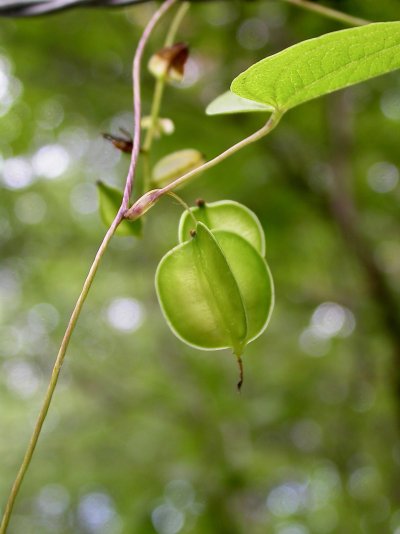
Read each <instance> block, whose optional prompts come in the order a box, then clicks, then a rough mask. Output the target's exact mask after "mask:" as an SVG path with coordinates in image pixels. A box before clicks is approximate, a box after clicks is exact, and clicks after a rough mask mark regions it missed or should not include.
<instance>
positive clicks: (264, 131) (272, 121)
mask: <svg viewBox="0 0 400 534" xmlns="http://www.w3.org/2000/svg"><path fill="white" fill-rule="evenodd" d="M282 116H283V112H282V111H278V110H275V111H274V113H273V114H272V115H271V117H270V118H269V120H268V122H267V123H266V124H264V126H263V127H262V128H260V129H259V130H257V131H256V132H254V133H253V134H251V135H249V136H248V137H246V138H245V139H242V140H241V141H239V142H238V143H236V144H235V145H233V146H231V147H229V148H228V149H226V150H225V151H224V152H222V153H221V154H219V155H218V156H215V158H213V159H210V160H209V161H206V163H204V164H203V165H200V166H199V167H196V168H195V169H193V170H191V171H189V172H187V173H186V174H183V175H182V176H180V177H179V178H177V179H176V180H174V181H173V182H171V183H169V184H168V185H166V186H165V187H163V188H161V189H153V190H152V191H148V192H147V193H146V194H145V195H143V196H142V197H141V198H139V199H138V200H137V201H136V202H135V203H134V204H133V206H132V207H131V208H129V210H127V211H126V212H125V215H124V217H125V218H126V219H130V220H135V219H138V218H139V217H140V216H141V215H143V214H144V213H145V212H146V211H148V210H149V209H150V208H151V207H152V206H153V205H154V204H155V203H156V202H157V200H158V199H159V198H161V197H162V196H164V195H166V194H168V193H170V191H172V190H173V189H175V188H176V187H179V186H181V185H183V184H184V183H186V182H188V181H189V180H191V179H192V178H195V177H196V176H198V175H199V174H201V173H202V172H204V171H206V170H208V169H211V167H215V165H218V164H219V163H221V161H224V160H225V159H226V158H228V157H229V156H232V155H233V154H235V153H236V152H238V151H239V150H241V149H242V148H244V147H246V146H247V145H250V144H251V143H254V142H255V141H258V140H259V139H261V138H263V137H265V136H266V135H268V134H269V133H270V132H271V131H272V130H273V129H274V128H276V126H277V125H278V123H279V121H280V120H281V118H282ZM0 534H1V533H0Z"/></svg>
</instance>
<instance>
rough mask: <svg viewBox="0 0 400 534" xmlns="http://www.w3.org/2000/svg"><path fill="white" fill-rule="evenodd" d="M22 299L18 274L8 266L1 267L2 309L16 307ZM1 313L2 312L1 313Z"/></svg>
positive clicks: (0, 294)
mask: <svg viewBox="0 0 400 534" xmlns="http://www.w3.org/2000/svg"><path fill="white" fill-rule="evenodd" d="M20 299H21V282H20V279H19V277H18V275H17V274H16V273H15V272H14V271H13V270H11V269H10V268H8V267H3V268H2V269H0V310H2V308H3V306H4V307H5V308H7V309H8V310H10V309H13V308H15V307H16V306H17V305H18V303H19V301H20ZM0 315H1V314H0Z"/></svg>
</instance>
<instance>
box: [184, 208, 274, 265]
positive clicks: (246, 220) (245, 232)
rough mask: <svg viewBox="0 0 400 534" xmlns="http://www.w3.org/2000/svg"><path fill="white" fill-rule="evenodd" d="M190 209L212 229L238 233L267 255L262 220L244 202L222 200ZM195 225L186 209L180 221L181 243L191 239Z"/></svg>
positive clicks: (262, 253)
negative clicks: (191, 232)
mask: <svg viewBox="0 0 400 534" xmlns="http://www.w3.org/2000/svg"><path fill="white" fill-rule="evenodd" d="M190 209H191V211H192V213H193V215H194V216H195V218H196V219H197V220H198V221H201V222H203V223H204V224H205V225H206V226H207V227H208V228H209V229H210V230H212V231H214V230H227V231H229V232H233V233H236V234H238V235H240V236H241V237H243V238H244V239H246V240H247V241H248V242H249V243H251V244H252V245H253V247H254V248H256V249H257V250H258V252H259V253H260V254H261V255H262V256H264V255H265V237H264V231H263V229H262V226H261V224H260V221H259V220H258V218H257V216H256V214H255V213H253V212H252V211H251V210H249V208H247V207H246V206H244V205H243V204H239V202H234V201H233V200H222V201H219V202H212V203H209V204H204V205H202V206H196V207H194V208H190ZM193 227H194V221H193V218H192V217H191V216H190V215H189V213H188V212H187V211H185V212H184V213H183V214H182V217H181V220H180V222H179V231H178V232H179V241H180V242H181V243H182V242H184V241H187V240H188V239H190V231H191V230H192V229H193Z"/></svg>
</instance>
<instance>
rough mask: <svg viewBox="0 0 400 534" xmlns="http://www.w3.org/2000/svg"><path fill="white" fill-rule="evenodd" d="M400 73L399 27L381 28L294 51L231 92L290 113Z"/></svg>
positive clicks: (337, 35)
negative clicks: (324, 97) (310, 102)
mask: <svg viewBox="0 0 400 534" xmlns="http://www.w3.org/2000/svg"><path fill="white" fill-rule="evenodd" d="M398 68H400V22H379V23H375V24H368V25H366V26H361V27H358V28H351V29H348V30H341V31H337V32H332V33H328V34H325V35H322V36H321V37H317V38H315V39H309V40H307V41H303V42H301V43H298V44H296V45H294V46H291V47H290V48H287V49H285V50H283V51H282V52H279V53H277V54H275V55H273V56H271V57H268V58H266V59H263V60H261V61H259V62H258V63H256V64H255V65H253V66H251V67H250V68H249V69H247V70H246V71H245V72H243V73H242V74H240V75H239V76H238V77H237V78H235V80H234V81H233V83H232V86H231V90H232V91H233V92H234V93H236V94H237V95H239V96H241V97H243V98H248V99H250V100H254V101H255V102H260V103H263V104H268V105H271V106H273V107H274V108H276V109H278V110H280V111H286V110H288V109H290V108H293V107H295V106H297V105H299V104H302V103H303V102H306V101H308V100H311V99H313V98H317V97H319V96H322V95H325V94H328V93H331V92H333V91H336V90H338V89H343V88H345V87H348V86H350V85H353V84H356V83H359V82H362V81H365V80H368V79H370V78H373V77H375V76H380V75H381V74H385V73H387V72H390V71H393V70H395V69H398Z"/></svg>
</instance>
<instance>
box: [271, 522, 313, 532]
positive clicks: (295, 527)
mask: <svg viewBox="0 0 400 534" xmlns="http://www.w3.org/2000/svg"><path fill="white" fill-rule="evenodd" d="M275 532H276V534H309V532H310V531H309V530H308V528H307V527H306V526H304V525H302V524H301V523H289V524H284V525H282V526H280V527H278V528H277V529H276V531H275Z"/></svg>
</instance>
